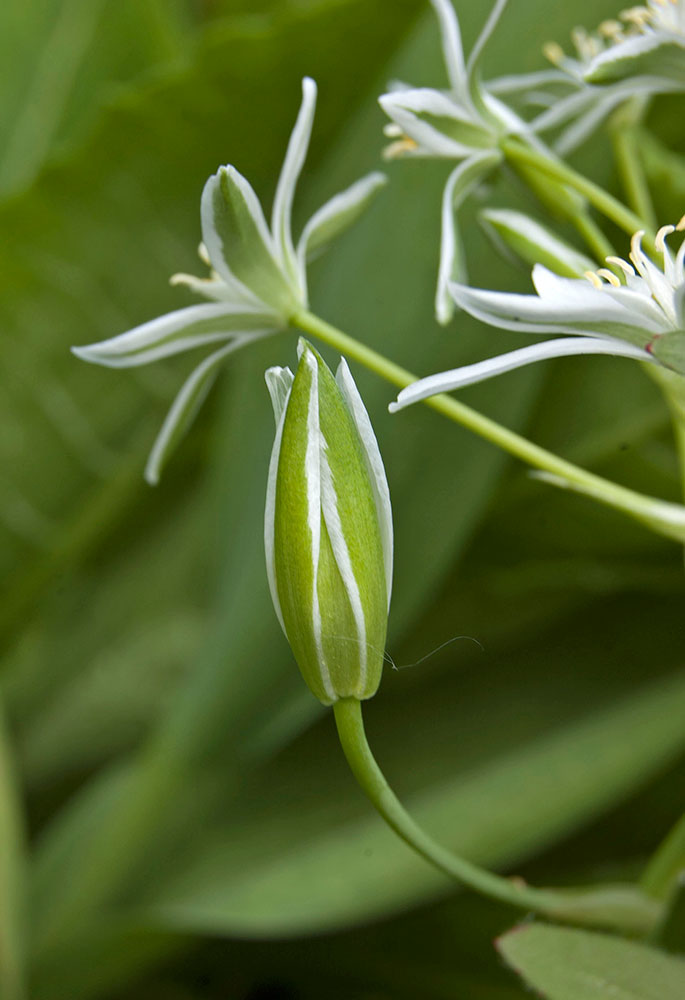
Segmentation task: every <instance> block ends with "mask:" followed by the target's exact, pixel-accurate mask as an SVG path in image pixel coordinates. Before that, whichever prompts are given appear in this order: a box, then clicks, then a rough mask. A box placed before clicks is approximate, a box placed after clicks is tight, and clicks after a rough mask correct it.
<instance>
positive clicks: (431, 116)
mask: <svg viewBox="0 0 685 1000" xmlns="http://www.w3.org/2000/svg"><path fill="white" fill-rule="evenodd" d="M431 3H432V5H433V8H434V10H435V13H436V14H437V17H438V21H439V24H440V34H441V38H442V51H443V57H444V61H445V67H446V69H447V76H448V80H449V88H448V89H446V90H434V89H432V88H428V87H422V88H410V87H406V86H399V87H398V88H397V89H395V90H392V91H390V92H389V93H386V94H383V95H382V96H381V97H380V98H379V101H380V105H381V107H382V108H383V110H384V111H385V113H386V114H387V115H388V117H389V118H391V119H392V124H391V125H388V126H386V130H385V131H386V134H387V135H388V136H389V137H390V138H392V139H393V140H394V141H393V142H392V143H391V144H390V145H389V146H388V147H387V149H386V151H385V155H386V157H388V158H394V157H398V156H409V157H439V158H444V159H450V160H459V161H461V162H460V163H459V165H458V166H457V167H456V168H455V169H454V170H453V171H452V173H451V174H450V176H449V178H448V180H447V184H446V185H445V190H444V194H443V199H442V213H441V220H442V237H441V246H440V270H439V275H438V288H437V292H436V298H435V311H436V315H437V318H438V320H439V322H441V323H447V322H448V321H449V319H450V318H451V316H452V314H453V312H454V303H453V301H452V300H451V298H450V296H449V293H448V283H449V281H450V280H453V279H456V278H460V279H462V278H463V277H464V263H463V252H462V249H461V246H460V240H459V235H458V233H457V230H456V226H455V219H454V214H455V212H456V210H457V209H458V207H459V205H460V204H461V203H462V202H463V201H464V199H465V198H466V197H467V195H468V194H469V193H470V191H472V190H473V188H474V187H475V186H476V185H477V184H478V182H479V181H480V180H482V179H483V178H484V177H485V175H486V174H487V173H488V172H489V171H491V170H492V169H493V168H494V167H495V166H497V164H499V163H500V162H501V160H502V154H501V153H500V151H499V143H500V140H501V139H502V138H503V137H504V136H505V135H512V134H516V135H523V134H525V135H528V129H527V126H526V125H525V123H524V122H522V121H521V119H519V118H518V117H517V116H516V115H515V114H514V112H513V111H511V109H510V108H508V107H507V106H506V105H505V104H503V103H502V102H501V101H500V100H499V99H498V98H497V97H495V96H494V94H492V93H490V92H489V91H488V88H487V86H486V85H484V84H482V83H481V82H480V79H479V66H480V59H481V56H482V53H483V49H484V47H485V44H486V42H487V41H488V39H489V38H490V35H491V34H492V32H493V30H494V28H495V26H496V24H497V22H498V20H499V18H500V16H501V14H502V11H503V10H504V7H505V6H506V3H507V0H496V3H495V5H494V7H493V9H492V11H491V13H490V16H489V17H488V19H487V21H486V23H485V25H484V27H483V30H482V31H481V33H480V35H479V37H478V40H477V41H476V43H475V45H474V47H473V50H472V51H471V54H470V56H469V58H468V60H466V59H465V57H464V52H463V48H462V44H461V33H460V29H459V21H458V19H457V15H456V13H455V10H454V7H453V6H452V4H451V2H450V0H431Z"/></svg>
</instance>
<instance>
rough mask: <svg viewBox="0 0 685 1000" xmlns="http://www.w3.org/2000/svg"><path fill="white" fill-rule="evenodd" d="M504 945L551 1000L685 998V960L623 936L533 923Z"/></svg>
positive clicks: (504, 951)
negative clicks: (625, 938)
mask: <svg viewBox="0 0 685 1000" xmlns="http://www.w3.org/2000/svg"><path fill="white" fill-rule="evenodd" d="M498 948H499V951H500V953H501V954H502V956H503V957H504V958H505V960H506V961H507V962H508V963H509V965H511V967H512V968H513V969H515V970H516V972H518V973H519V975H521V976H522V977H523V978H524V980H525V981H526V983H527V984H528V985H529V986H531V987H532V988H533V989H535V990H537V991H539V993H540V995H541V996H543V997H545V998H546V1000H616V998H617V997H621V1000H624V998H625V1000H681V998H682V997H684V996H685V961H682V960H681V959H678V958H672V957H668V956H667V955H664V954H662V953H660V952H658V951H656V950H654V949H652V948H648V947H646V946H645V945H641V944H633V943H631V942H629V941H622V940H621V939H620V938H613V937H609V936H608V935H602V934H590V933H587V932H586V931H576V930H567V929H565V928H563V929H562V928H561V927H548V926H546V925H544V924H533V925H532V926H529V927H525V926H524V927H518V928H515V929H514V930H513V931H510V932H509V933H508V934H505V935H504V937H501V938H500V939H499V942H498Z"/></svg>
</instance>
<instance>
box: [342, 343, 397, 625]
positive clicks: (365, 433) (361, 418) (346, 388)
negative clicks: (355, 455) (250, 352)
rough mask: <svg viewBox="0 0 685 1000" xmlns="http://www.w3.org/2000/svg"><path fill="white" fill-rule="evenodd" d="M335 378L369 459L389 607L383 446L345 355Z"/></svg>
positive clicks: (389, 560) (388, 517)
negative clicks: (379, 443)
mask: <svg viewBox="0 0 685 1000" xmlns="http://www.w3.org/2000/svg"><path fill="white" fill-rule="evenodd" d="M335 381H336V382H337V383H338V387H339V389H340V391H341V393H342V395H343V398H344V400H345V403H346V404H347V408H348V410H349V411H350V414H351V416H352V419H353V420H354V423H355V426H356V428H357V433H358V434H359V439H360V441H361V443H362V448H363V449H364V457H365V459H366V469H367V472H368V473H369V479H370V480H371V487H372V489H373V495H374V500H375V501H376V511H377V513H378V525H379V528H380V534H381V545H382V547H383V565H384V568H385V583H386V587H387V592H388V608H389V607H390V595H391V593H392V565H393V529H392V507H391V504H390V490H389V489H388V480H387V477H386V475H385V467H384V465H383V459H382V458H381V453H380V449H379V447H378V441H377V440H376V435H375V434H374V432H373V427H372V425H371V420H370V419H369V414H368V413H367V412H366V407H365V406H364V402H363V400H362V397H361V396H360V395H359V390H358V389H357V386H356V384H355V381H354V379H353V378H352V373H351V372H350V369H349V367H348V364H347V362H346V361H345V359H344V358H341V359H340V364H339V365H338V370H337V371H336V373H335Z"/></svg>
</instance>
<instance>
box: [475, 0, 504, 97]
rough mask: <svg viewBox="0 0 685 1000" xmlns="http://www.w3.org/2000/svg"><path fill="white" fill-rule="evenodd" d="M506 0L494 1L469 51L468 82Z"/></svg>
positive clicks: (476, 68) (476, 67)
mask: <svg viewBox="0 0 685 1000" xmlns="http://www.w3.org/2000/svg"><path fill="white" fill-rule="evenodd" d="M507 3H508V0H495V5H494V6H493V8H492V10H491V11H490V14H489V15H488V19H487V21H486V22H485V24H484V25H483V28H482V30H481V33H480V35H479V36H478V38H477V39H476V43H475V45H474V46H473V48H472V49H471V55H470V56H469V61H468V63H467V64H466V75H467V77H468V78H469V80H470V79H471V78H472V77H473V76H474V74H475V73H476V71H477V70H478V63H479V62H480V57H481V55H482V54H483V49H484V48H485V46H486V45H487V43H488V41H489V40H490V36H491V35H492V33H493V31H494V30H495V28H496V27H497V22H498V21H499V19H500V17H501V16H502V14H503V12H504V8H505V7H506V5H507Z"/></svg>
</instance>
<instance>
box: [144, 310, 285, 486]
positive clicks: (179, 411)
mask: <svg viewBox="0 0 685 1000" xmlns="http://www.w3.org/2000/svg"><path fill="white" fill-rule="evenodd" d="M274 332H275V331H274V330H262V331H261V332H259V333H252V334H250V335H245V336H243V337H237V338H236V339H235V340H234V341H233V342H232V343H231V344H228V345H227V346H226V347H222V348H221V349H220V350H218V351H215V352H214V354H210V355H209V357H208V358H205V360H204V361H203V362H202V363H201V364H199V365H198V366H197V368H195V370H194V371H193V372H192V373H191V375H190V376H189V377H188V378H187V379H186V381H185V382H184V383H183V386H182V387H181V391H180V392H179V393H178V395H177V396H176V399H175V400H174V401H173V403H172V404H171V409H170V410H169V412H168V413H167V415H166V419H165V420H164V423H163V424H162V429H161V430H160V432H159V434H158V435H157V439H156V441H155V443H154V445H153V446H152V451H151V452H150V457H149V458H148V460H147V465H146V466H145V478H146V480H147V481H148V483H150V485H151V486H155V485H156V484H157V483H158V482H159V476H160V473H161V471H162V469H163V467H164V465H165V464H166V461H167V459H168V458H169V455H170V454H171V452H172V451H173V449H174V448H175V447H176V445H177V444H178V442H179V440H180V439H181V438H182V436H183V435H184V434H185V432H186V430H187V429H188V427H189V426H190V424H191V423H192V421H193V419H194V417H195V415H196V413H197V411H198V410H199V408H200V406H201V405H202V403H203V401H204V399H205V396H206V395H207V393H208V392H209V390H210V389H211V387H212V383H213V382H214V379H215V377H216V375H217V373H218V371H219V368H220V367H221V365H222V364H223V361H224V359H225V358H227V357H228V356H229V354H233V352H234V351H238V350H240V348H241V347H245V346H247V345H248V344H252V343H254V342H255V341H256V340H261V339H262V338H263V337H268V336H270V335H271V334H272V333H274Z"/></svg>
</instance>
